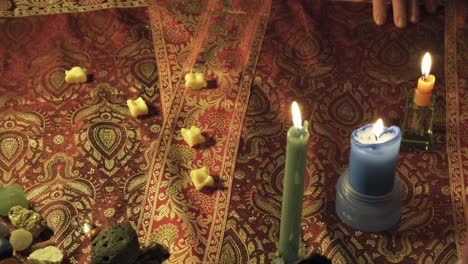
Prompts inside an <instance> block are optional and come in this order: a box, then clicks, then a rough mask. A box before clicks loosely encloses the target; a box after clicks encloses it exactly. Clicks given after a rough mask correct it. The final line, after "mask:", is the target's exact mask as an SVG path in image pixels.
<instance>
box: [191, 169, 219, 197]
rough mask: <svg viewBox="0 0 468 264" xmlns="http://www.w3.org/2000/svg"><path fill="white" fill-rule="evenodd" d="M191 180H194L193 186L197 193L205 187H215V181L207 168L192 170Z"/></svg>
mask: <svg viewBox="0 0 468 264" xmlns="http://www.w3.org/2000/svg"><path fill="white" fill-rule="evenodd" d="M190 178H192V182H193V185H195V189H197V191H199V190H201V189H202V188H203V187H205V186H213V185H214V179H213V176H211V175H210V174H209V172H208V169H207V168H206V167H202V168H200V169H198V170H192V171H191V172H190Z"/></svg>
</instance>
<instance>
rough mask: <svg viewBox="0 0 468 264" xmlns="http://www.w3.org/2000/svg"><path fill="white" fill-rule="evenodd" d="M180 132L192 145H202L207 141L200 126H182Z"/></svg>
mask: <svg viewBox="0 0 468 264" xmlns="http://www.w3.org/2000/svg"><path fill="white" fill-rule="evenodd" d="M180 133H181V134H182V137H183V138H184V141H185V142H187V144H188V145H189V146H190V147H193V146H195V145H200V144H202V143H204V142H205V141H206V139H205V137H204V136H203V135H202V133H201V130H200V128H198V127H196V126H192V127H191V128H190V129H186V128H182V129H181V130H180Z"/></svg>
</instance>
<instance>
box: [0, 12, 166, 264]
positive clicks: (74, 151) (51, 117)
mask: <svg viewBox="0 0 468 264" xmlns="http://www.w3.org/2000/svg"><path fill="white" fill-rule="evenodd" d="M0 24H1V26H0V34H1V35H2V36H3V37H2V38H1V40H0V148H1V151H0V183H1V185H7V184H10V183H13V182H17V183H19V184H21V185H22V186H23V187H24V188H25V190H26V193H27V197H28V199H30V200H31V201H32V204H33V209H35V210H37V211H38V212H40V213H41V215H42V216H43V217H45V218H46V219H47V223H48V225H49V226H50V227H51V228H52V229H53V231H54V232H55V235H54V237H53V238H54V240H56V241H57V245H58V246H59V247H60V248H61V249H63V250H64V252H65V254H66V256H67V259H66V262H65V263H88V262H89V255H88V253H89V250H90V248H89V241H88V240H86V239H85V236H84V235H83V234H81V233H79V232H80V227H81V226H77V225H74V222H75V221H74V220H75V219H74V216H79V217H80V219H81V218H82V219H88V220H89V221H92V222H93V223H94V224H96V225H98V226H108V225H111V224H113V223H116V222H123V221H130V222H132V223H133V224H134V225H135V226H136V222H137V220H138V216H139V210H140V205H141V202H142V200H143V199H142V196H143V194H144V186H145V180H146V174H147V171H148V166H149V160H150V156H151V155H150V154H151V151H152V145H151V144H152V143H153V142H155V141H156V140H157V138H158V135H159V131H160V128H161V124H162V116H161V115H158V114H155V113H154V111H152V114H151V115H150V116H148V117H146V118H141V119H135V118H132V117H130V116H129V113H128V108H127V106H126V100H127V99H128V98H133V97H136V96H142V97H143V98H144V99H145V100H146V101H147V103H148V104H149V105H150V106H151V107H152V108H154V109H160V108H161V106H160V99H159V92H158V90H157V89H156V81H157V68H156V62H155V58H154V52H153V42H152V39H151V31H150V29H149V24H148V17H147V15H146V13H145V9H142V8H140V9H128V10H125V9H122V10H105V11H98V12H92V13H81V14H70V15H65V14H60V15H50V16H35V17H27V18H20V19H18V18H1V19H0ZM76 65H79V66H82V67H85V68H86V69H87V70H88V72H89V73H91V74H92V81H91V82H89V83H86V84H82V85H77V84H67V83H65V82H64V71H65V70H66V69H70V68H71V67H72V66H76ZM81 223H83V222H81Z"/></svg>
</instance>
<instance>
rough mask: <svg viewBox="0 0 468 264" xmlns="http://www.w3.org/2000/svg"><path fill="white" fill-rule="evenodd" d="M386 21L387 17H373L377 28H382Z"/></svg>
mask: <svg viewBox="0 0 468 264" xmlns="http://www.w3.org/2000/svg"><path fill="white" fill-rule="evenodd" d="M386 20H387V17H386V16H384V15H377V16H374V22H375V24H376V25H377V26H382V25H383V24H385V21H386Z"/></svg>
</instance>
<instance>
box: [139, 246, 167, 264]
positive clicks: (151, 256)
mask: <svg viewBox="0 0 468 264" xmlns="http://www.w3.org/2000/svg"><path fill="white" fill-rule="evenodd" d="M169 257H170V254H169V251H168V250H167V249H166V248H164V246H162V245H160V244H156V245H154V246H152V247H150V248H147V249H144V250H143V251H142V252H141V254H140V256H139V257H138V259H137V261H136V264H161V263H163V261H164V260H166V259H168V258H169Z"/></svg>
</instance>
